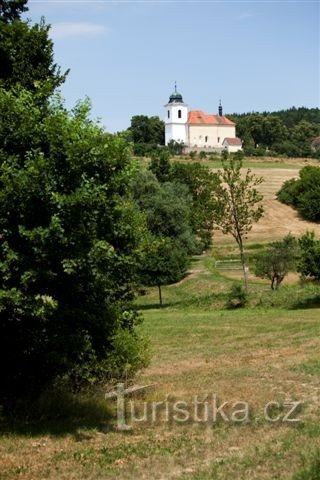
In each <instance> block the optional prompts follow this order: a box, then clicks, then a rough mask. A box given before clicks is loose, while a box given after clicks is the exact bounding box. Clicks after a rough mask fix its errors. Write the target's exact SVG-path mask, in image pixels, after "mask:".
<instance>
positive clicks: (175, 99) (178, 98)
mask: <svg viewBox="0 0 320 480" xmlns="http://www.w3.org/2000/svg"><path fill="white" fill-rule="evenodd" d="M169 103H183V98H182V95H181V93H179V92H178V91H177V82H175V84H174V92H173V93H172V95H170V98H169Z"/></svg>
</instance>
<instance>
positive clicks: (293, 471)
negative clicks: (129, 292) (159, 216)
mask: <svg viewBox="0 0 320 480" xmlns="http://www.w3.org/2000/svg"><path fill="white" fill-rule="evenodd" d="M253 170H254V172H255V173H257V174H259V175H262V176H264V177H265V178H266V182H265V183H264V185H263V186H262V187H261V188H262V191H263V193H264V195H265V203H264V205H265V210H266V214H265V218H264V219H263V220H261V223H260V225H259V226H257V227H255V228H254V230H253V232H252V234H250V238H249V240H248V242H249V243H248V252H250V251H251V250H250V248H251V247H254V245H253V244H252V245H251V246H250V242H253V243H257V242H263V243H266V242H268V241H270V240H273V239H275V238H281V237H282V236H283V235H285V234H286V233H288V232H290V231H291V232H292V233H293V234H296V235H298V234H300V233H303V231H304V230H305V229H306V228H309V229H310V230H317V227H318V226H316V225H314V224H309V223H308V222H304V221H303V220H301V219H299V218H298V216H297V215H296V214H295V212H294V211H293V210H292V209H291V208H289V207H285V206H283V205H281V204H279V203H278V202H277V201H276V200H275V199H274V194H275V192H276V191H277V190H278V189H279V188H280V186H281V184H282V182H283V181H284V180H286V179H289V178H292V177H294V176H297V175H298V165H297V167H296V166H288V165H287V166H286V168H279V167H275V168H273V165H272V164H271V165H269V166H268V168H261V167H259V166H257V165H255V166H254V167H253ZM280 211H281V212H282V214H280V213H279V212H280ZM317 231H318V233H320V232H319V230H317ZM219 235H220V234H216V236H215V243H214V246H213V250H212V252H208V253H207V254H206V255H203V256H200V257H196V258H194V259H193V264H192V269H191V271H190V274H189V275H188V276H187V277H186V278H185V279H184V280H183V281H182V282H179V284H176V285H170V286H166V287H164V288H163V300H164V306H163V307H162V308H159V306H158V293H157V290H156V289H153V288H151V289H149V290H148V292H147V294H146V295H144V296H141V297H140V298H139V299H138V306H139V309H140V311H141V313H142V315H143V317H144V322H143V323H142V324H141V326H140V327H139V330H140V332H141V333H143V334H144V335H147V336H149V337H150V341H151V349H152V359H151V363H150V365H149V367H148V368H147V369H145V370H144V371H142V372H140V373H139V375H138V376H137V378H136V379H135V385H137V386H143V385H149V386H150V385H151V386H150V387H148V388H147V389H145V390H142V391H141V392H138V393H136V394H130V395H129V394H128V396H127V397H126V401H125V409H126V410H125V420H126V422H127V423H128V424H129V425H130V426H131V427H132V428H131V429H130V430H128V431H120V430H119V429H118V423H117V408H116V407H117V403H116V401H115V400H107V401H106V400H104V393H105V391H108V390H110V388H111V387H110V386H105V387H104V388H102V389H101V390H100V391H98V392H96V394H95V396H94V397H92V396H87V395H83V394H81V395H80V394H79V395H75V396H70V397H68V396H66V397H64V396H63V395H62V396H57V397H53V398H51V399H50V398H49V399H47V404H46V403H45V404H44V406H42V417H41V419H40V420H37V421H34V420H33V419H32V412H30V415H29V416H28V415H26V416H25V418H23V419H20V420H17V419H13V420H10V419H6V418H1V416H0V432H1V436H0V480H18V479H22V480H43V479H47V480H105V479H120V480H122V479H123V480H136V479H145V480H153V479H154V480H319V478H320V423H319V418H320V354H319V352H320V286H319V285H316V284H311V283H310V284H306V285H300V284H299V283H297V279H295V281H294V282H288V283H287V284H285V285H284V286H283V287H282V288H281V289H280V290H279V292H271V291H270V287H269V284H268V282H267V281H264V280H261V279H260V280H258V279H256V278H255V277H254V275H250V296H249V304H248V306H247V307H245V308H243V309H239V310H233V311H231V310H228V309H227V308H226V302H227V297H228V292H229V291H230V287H231V285H232V283H233V281H234V278H240V275H239V274H238V272H235V275H234V276H233V275H232V272H223V271H218V270H216V268H215V258H221V257H224V256H228V255H233V256H234V255H235V254H236V249H235V248H234V247H233V246H232V245H225V243H226V242H225V238H224V237H223V239H222V237H220V238H219ZM230 243H231V239H230ZM232 277H234V278H232ZM125 386H129V383H126V385H125ZM130 402H133V403H132V404H131V403H130ZM197 402H200V403H201V402H202V406H200V407H199V409H198V410H197V411H195V404H196V403H197ZM239 402H242V403H241V405H240V404H239ZM270 402H273V403H271V404H270ZM294 402H297V403H299V405H298V408H297V409H296V410H295V411H294V412H293V414H292V416H290V417H289V418H290V419H294V420H295V421H287V420H286V418H285V416H286V415H287V414H288V412H289V409H290V408H292V405H293V404H294ZM244 403H245V404H246V405H248V408H249V415H248V417H247V418H246V420H245V421H237V419H238V420H239V419H242V420H243V418H244V416H243V412H242V414H238V415H234V412H235V411H236V410H240V409H243V408H244ZM206 405H207V406H206ZM223 405H225V406H223ZM268 405H269V407H267V406H268ZM221 406H223V408H222V412H223V414H221V413H217V411H216V410H217V408H219V407H221ZM266 407H267V410H266ZM132 408H134V414H135V418H136V420H134V419H133V418H132V416H131V411H132ZM145 408H146V410H145ZM174 408H176V409H177V408H178V410H179V409H180V413H179V411H177V410H176V409H175V410H174ZM181 409H183V410H185V411H186V412H187V415H186V414H185V415H184V414H183V413H181ZM206 409H208V410H206ZM145 411H146V412H147V414H146V415H145ZM153 411H154V412H156V413H155V414H153V413H152V412H153ZM206 411H208V412H209V414H208V415H207V416H206ZM214 411H215V413H216V416H214ZM266 411H267V415H266ZM168 412H169V413H168ZM174 415H176V416H174ZM187 416H188V418H187ZM138 419H140V420H138Z"/></svg>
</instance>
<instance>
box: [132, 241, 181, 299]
mask: <svg viewBox="0 0 320 480" xmlns="http://www.w3.org/2000/svg"><path fill="white" fill-rule="evenodd" d="M189 265H190V258H189V257H188V254H187V251H186V250H185V249H184V248H181V247H180V246H179V245H178V243H177V242H176V241H174V240H173V239H172V238H169V237H161V236H158V237H150V241H149V243H148V244H146V248H145V252H144V256H143V261H142V262H141V266H140V269H139V273H140V279H141V283H142V284H143V285H146V286H151V287H152V286H157V287H158V289H159V303H160V305H162V292H161V286H162V285H169V284H171V283H176V282H178V281H179V280H181V279H182V278H183V277H184V276H185V275H186V273H187V270H188V267H189Z"/></svg>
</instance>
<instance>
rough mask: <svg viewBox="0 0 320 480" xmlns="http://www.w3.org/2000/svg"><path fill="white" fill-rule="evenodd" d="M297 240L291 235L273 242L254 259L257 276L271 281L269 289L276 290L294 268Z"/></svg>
mask: <svg viewBox="0 0 320 480" xmlns="http://www.w3.org/2000/svg"><path fill="white" fill-rule="evenodd" d="M296 257H297V241H296V239H295V238H294V237H293V236H292V235H290V234H289V235H287V236H286V237H285V238H284V239H283V240H281V241H278V242H273V243H272V244H271V246H270V248H268V249H267V250H266V251H265V252H263V253H262V255H260V256H259V257H258V259H257V261H256V265H255V274H256V275H257V277H261V278H267V279H269V280H270V281H271V289H272V290H278V288H279V287H280V285H281V283H282V282H283V280H284V279H285V277H286V276H287V275H288V273H289V272H290V271H293V270H295V268H296Z"/></svg>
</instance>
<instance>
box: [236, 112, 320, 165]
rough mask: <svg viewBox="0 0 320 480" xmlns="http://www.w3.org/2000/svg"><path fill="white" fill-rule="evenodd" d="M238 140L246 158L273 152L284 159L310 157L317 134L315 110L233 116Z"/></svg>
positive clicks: (318, 118)
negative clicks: (285, 157)
mask: <svg viewBox="0 0 320 480" xmlns="http://www.w3.org/2000/svg"><path fill="white" fill-rule="evenodd" d="M230 118H231V119H232V120H233V121H235V123H236V129H237V136H239V137H240V138H241V139H242V141H243V145H244V150H245V154H246V155H253V156H262V155H264V154H265V152H268V151H269V150H272V151H273V152H274V154H284V155H287V156H293V157H297V156H312V155H313V153H312V149H311V143H312V140H313V139H314V138H315V137H316V136H317V135H319V133H320V110H319V109H318V108H313V109H307V108H304V107H302V108H299V109H296V108H294V107H293V108H292V109H289V110H282V111H279V112H272V113H269V112H263V113H262V114H261V113H246V114H241V115H237V114H233V115H230Z"/></svg>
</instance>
